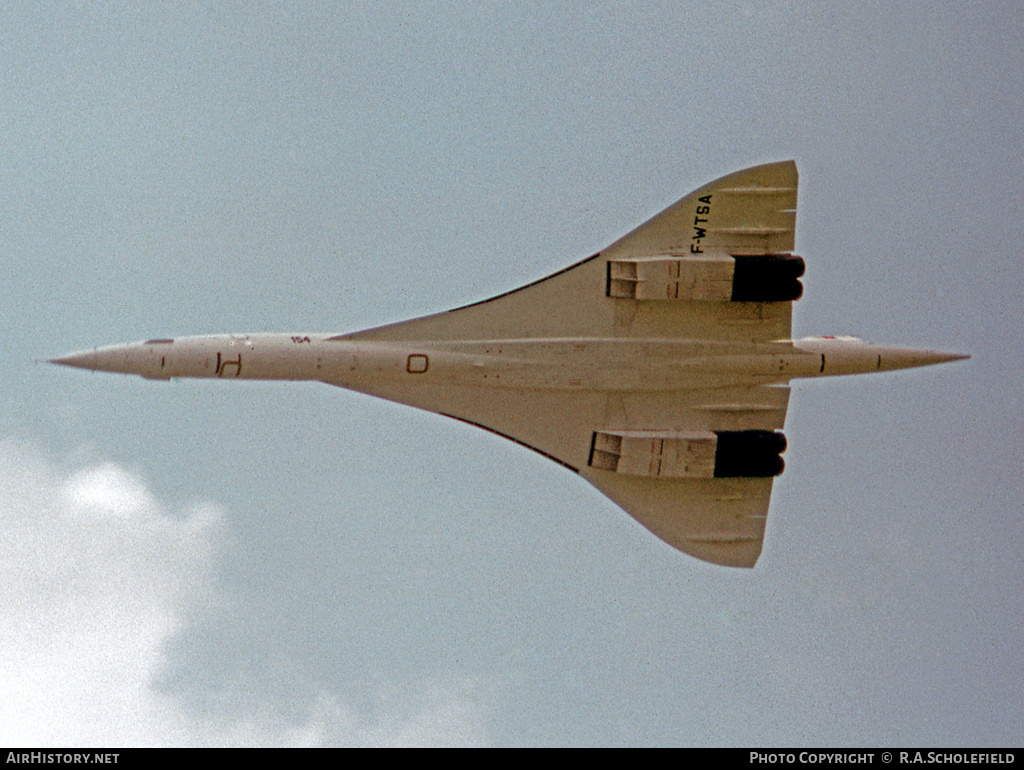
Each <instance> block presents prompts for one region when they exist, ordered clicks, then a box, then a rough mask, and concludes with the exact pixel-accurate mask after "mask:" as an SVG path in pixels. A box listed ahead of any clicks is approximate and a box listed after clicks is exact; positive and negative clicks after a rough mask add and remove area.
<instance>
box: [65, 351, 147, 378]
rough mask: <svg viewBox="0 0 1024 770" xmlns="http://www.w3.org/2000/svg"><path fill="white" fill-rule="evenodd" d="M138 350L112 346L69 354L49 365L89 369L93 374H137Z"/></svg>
mask: <svg viewBox="0 0 1024 770" xmlns="http://www.w3.org/2000/svg"><path fill="white" fill-rule="evenodd" d="M136 348H137V346H136V345H111V346H109V347H105V348H95V349H93V350H84V351H81V352H78V353H69V354H68V355H66V356H61V357H60V358H51V359H50V360H49V363H51V364H60V365H61V366H73V367H75V368H76V369H89V370H90V371H93V372H117V373H119V374H137V373H138V366H137V365H136V362H135V360H134V358H135V356H134V351H135V349H136Z"/></svg>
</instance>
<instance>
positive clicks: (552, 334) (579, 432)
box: [332, 161, 803, 567]
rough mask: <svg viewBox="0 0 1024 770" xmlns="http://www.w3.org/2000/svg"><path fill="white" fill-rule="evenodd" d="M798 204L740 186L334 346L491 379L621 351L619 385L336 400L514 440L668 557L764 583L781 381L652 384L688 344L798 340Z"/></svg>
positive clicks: (783, 188) (405, 391) (690, 199)
mask: <svg viewBox="0 0 1024 770" xmlns="http://www.w3.org/2000/svg"><path fill="white" fill-rule="evenodd" d="M796 194H797V171H796V165H795V164H794V163H793V162H792V161H786V162H781V163H772V164H767V165H763V166H756V167H754V168H750V169H746V170H744V171H740V172H737V173H734V174H730V175H728V176H725V177H722V178H721V179H718V180H716V181H715V182H712V183H710V184H708V185H705V186H704V187H702V188H700V189H698V190H696V191H694V192H692V193H690V194H689V195H687V196H686V197H684V198H682V199H681V200H680V201H678V202H676V203H675V204H673V205H672V206H670V207H668V208H667V209H665V210H664V211H663V212H661V213H660V214H658V215H656V216H655V217H653V218H652V219H650V220H649V221H647V222H646V223H644V224H642V225H640V226H639V227H638V228H636V229H635V230H633V231H632V232H630V233H629V234H627V235H626V236H624V237H623V238H620V239H619V240H618V241H616V242H615V243H613V244H612V245H611V246H609V247H608V248H607V249H605V250H603V251H602V252H600V253H598V254H596V255H594V256H593V257H590V258H588V259H585V260H583V261H581V262H578V263H576V264H574V265H572V266H570V267H568V268H566V269H564V270H561V271H559V272H557V273H555V274H553V275H551V276H548V277H547V278H545V279H542V280H540V281H536V282H534V283H531V284H528V285H526V286H523V287H521V288H519V289H516V290H514V291H511V292H508V293H506V294H502V295H499V296H497V297H494V298H491V299H489V300H484V301H482V302H478V303H474V304H472V305H468V306H465V307H462V308H457V309H455V310H452V311H448V312H445V313H439V314H436V315H432V316H426V317H423V318H418V319H413V320H411V321H405V322H402V323H397V324H391V325H388V326H383V327H378V328H375V329H370V330H367V331H363V332H357V333H354V334H345V335H340V336H339V337H337V338H336V339H337V340H339V341H348V342H355V343H364V342H365V343H371V344H383V345H385V346H392V345H394V346H396V347H399V348H401V349H406V348H409V349H412V347H415V346H420V347H422V349H424V350H430V351H435V350H437V351H445V354H448V353H451V352H452V351H454V352H455V353H457V354H458V355H463V356H465V355H470V356H472V355H477V352H476V351H481V352H480V355H479V360H481V361H483V360H484V358H485V356H484V354H483V352H482V351H483V350H484V349H485V348H486V346H487V345H492V346H497V347H501V346H502V345H505V346H506V348H508V347H509V346H515V345H520V346H522V348H523V350H530V351H534V352H533V353H532V354H531V355H534V357H535V358H536V356H540V359H543V360H540V363H538V362H537V361H526V359H527V358H530V356H527V355H526V354H525V353H524V366H525V365H535V366H537V367H540V368H543V367H544V366H548V367H549V368H550V367H552V366H554V367H555V369H553V371H557V355H558V354H557V353H552V352H550V351H548V352H544V351H545V350H547V348H546V347H545V346H546V345H548V343H550V345H548V347H550V348H551V350H555V349H556V347H557V344H564V343H567V342H571V343H574V345H575V346H576V347H577V348H578V349H579V350H581V351H599V350H603V349H605V348H609V346H614V348H615V349H616V350H618V351H625V352H622V353H616V356H618V357H617V358H615V359H614V360H615V361H616V362H617V364H616V365H618V366H620V367H621V369H622V371H621V373H620V375H621V376H618V377H611V376H610V375H609V376H606V375H608V373H607V370H606V369H601V370H599V376H596V377H591V378H589V379H587V378H584V379H582V380H573V379H572V378H569V379H568V380H562V379H559V377H558V375H557V374H555V375H551V378H550V381H545V382H544V383H541V384H537V383H536V382H534V383H530V382H526V381H524V382H523V384H521V385H515V384H511V383H510V384H506V385H504V386H502V387H500V388H494V387H480V386H479V384H467V383H465V382H461V381H455V380H452V379H449V380H447V381H442V380H440V379H439V380H436V381H434V384H433V385H429V384H428V382H429V380H428V378H427V377H422V378H420V379H418V380H416V385H415V386H414V387H409V386H406V385H403V384H383V383H380V384H375V385H373V386H372V387H369V386H358V385H354V384H353V383H350V382H340V381H339V382H334V383H332V384H337V385H342V386H344V387H349V388H353V389H356V390H362V391H364V392H367V393H371V394H372V395H376V396H380V397H383V398H388V399H391V400H394V401H399V402H402V403H406V404H410V405H412V406H417V407H419V408H423V409H427V410H429V411H434V412H438V413H440V414H444V415H447V416H450V417H454V418H456V419H459V420H462V421H465V422H468V423H471V424H474V425H477V426H479V427H483V428H485V429H487V430H490V431H492V432H495V433H498V434H500V435H502V436H505V437H506V438H509V439H511V440H513V441H515V442H517V443H519V444H522V445H524V446H526V447H528V448H531V449H534V450H535V451H537V452H539V453H541V454H542V455H544V456H545V457H548V458H549V459H552V460H555V461H556V462H558V463H560V464H562V465H563V466H565V467H567V468H569V469H570V470H573V471H575V472H577V473H578V474H580V475H581V476H582V477H583V478H585V479H586V480H587V481H589V482H590V483H591V484H593V485H594V486H595V487H597V489H599V490H600V491H601V492H602V493H604V494H605V495H607V496H608V497H609V498H610V499H612V500H613V501H614V502H616V503H617V504H618V505H619V506H621V507H622V508H623V509H624V510H626V511H627V512H628V513H629V514H630V515H631V516H632V517H633V518H634V519H636V520H637V521H638V522H639V523H640V524H642V525H643V526H644V527H646V528H647V529H648V530H650V531H651V532H652V533H654V534H655V535H657V536H658V537H659V538H661V539H662V540H663V541H665V542H667V543H668V544H670V545H672V546H673V547H675V548H677V549H679V550H681V551H683V552H685V553H687V554H690V555H692V556H695V557H697V558H699V559H702V560H705V561H708V562H712V563H715V564H720V565H726V566H736V567H752V566H753V565H754V563H755V562H756V561H757V558H758V556H759V554H760V552H761V544H762V542H763V538H764V530H765V520H766V516H767V511H768V504H769V499H770V496H771V490H772V483H773V476H774V474H775V473H777V472H778V470H780V469H781V459H780V458H779V457H778V455H779V454H780V453H781V451H782V450H783V449H784V439H782V444H783V445H782V446H781V448H780V447H779V445H778V440H777V439H774V438H772V437H773V436H777V437H778V439H781V434H779V433H775V431H777V430H778V429H781V428H782V427H783V424H784V421H785V415H786V408H787V404H788V395H789V388H788V387H787V386H786V381H785V379H784V378H782V377H780V378H777V379H776V380H775V381H774V384H766V383H768V380H766V379H764V378H761V379H758V378H753V377H742V376H741V377H740V378H739V379H736V378H722V379H720V380H712V381H708V380H707V378H704V379H700V378H697V380H693V379H692V378H690V377H689V376H684V377H681V378H680V380H679V382H678V383H675V384H671V383H670V384H665V382H664V381H662V380H659V381H658V383H656V384H652V381H651V380H645V377H648V376H649V375H647V374H644V372H648V371H656V370H657V366H656V363H657V361H659V360H660V359H658V356H662V357H663V358H664V361H665V366H667V367H671V365H672V360H673V355H674V353H673V350H674V348H673V347H672V346H673V345H676V346H678V345H681V344H683V343H684V342H687V343H692V342H693V341H701V342H702V343H708V344H715V345H718V346H719V347H722V346H726V347H729V348H736V349H741V350H745V351H749V350H754V349H764V347H765V346H769V345H778V344H783V343H781V342H780V341H785V340H789V338H790V336H791V332H790V325H791V315H792V300H793V299H795V298H796V297H798V296H799V293H800V288H799V282H798V281H796V278H798V277H799V275H800V274H801V273H802V270H803V263H802V261H800V260H799V258H796V257H792V256H791V254H790V253H789V252H791V251H792V249H793V245H794V232H793V231H794V226H795V216H796ZM460 346H461V347H460ZM474 346H475V347H474ZM531 346H532V347H531ZM602 346H603V347H602ZM558 350H561V348H558ZM467 351H468V352H467ZM537 351H540V352H539V353H538V352H537ZM505 352H506V353H507V349H506V350H505ZM431 355H434V354H433V353H432V354H431ZM581 355H584V356H585V355H589V353H586V352H584V353H581ZM594 355H595V356H598V353H596V352H595V353H594ZM601 355H604V354H601ZM437 356H438V360H439V361H440V360H443V359H442V358H441V353H440V352H439V353H437ZM552 356H554V358H552ZM630 356H633V358H631V357H630ZM432 360H433V359H432ZM595 360H597V359H595ZM601 360H611V359H601ZM652 360H653V361H655V364H652V363H651V361H652ZM552 362H554V363H552ZM480 365H481V366H482V365H483V364H480ZM438 366H439V367H440V365H438ZM431 367H432V368H431V373H433V372H434V365H433V363H432V364H431ZM410 371H411V370H410ZM438 371H439V372H440V371H441V370H440V368H438ZM595 371H597V370H595ZM659 371H660V370H659ZM437 376H438V377H439V378H440V377H441V374H440V373H439V374H438V375H437ZM659 376H663V375H659ZM751 442H753V443H751ZM755 445H756V446H755ZM762 445H763V446H762ZM730 447H732V448H731V449H730ZM765 447H767V448H765ZM755 450H756V451H755ZM757 452H762V453H764V452H766V453H767V454H766V456H767V458H768V460H767V462H768V465H766V466H765V468H767V470H765V468H760V467H758V468H755V470H754V471H749V470H746V471H744V470H743V469H742V467H741V469H740V471H739V472H737V471H736V470H735V468H736V465H735V460H734V459H733V460H730V459H722V458H726V456H727V455H729V453H732V454H731V455H729V456H730V457H732V456H735V457H738V458H740V464H741V466H742V463H743V462H745V460H744V458H745V457H746V456H748V455H750V454H751V453H753V454H756V453H757ZM730 463H731V464H730ZM772 463H778V464H779V467H778V469H775V466H774V465H772ZM744 473H746V474H747V475H742V474H744Z"/></svg>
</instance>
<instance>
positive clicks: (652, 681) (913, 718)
mask: <svg viewBox="0 0 1024 770" xmlns="http://www.w3.org/2000/svg"><path fill="white" fill-rule="evenodd" d="M1022 18H1024V17H1021V14H1020V11H1019V8H1018V7H1016V5H1015V4H1013V3H986V4H976V5H972V6H971V9H970V12H969V13H966V12H965V11H964V8H963V6H962V5H961V4H959V3H945V2H942V3H931V4H928V7H927V8H925V7H924V6H921V7H918V6H917V5H914V6H913V7H907V8H903V9H900V8H892V7H890V4H888V3H857V4H850V6H849V8H848V9H847V10H838V9H836V8H835V6H834V4H824V3H821V4H819V3H802V2H791V3H757V2H722V3H714V4H711V3H687V2H676V3H628V4H627V3H622V4H620V3H606V2H595V3H588V4H586V6H585V7H582V8H573V7H570V5H568V4H565V3H530V4H525V3H521V4H514V5H504V4H471V3H462V2H452V3H437V4H426V3H424V4H415V5H414V4H407V3H400V4H399V3H393V4H388V3H366V4H356V3H348V4H345V5H344V6H336V5H334V4H323V5H320V4H306V3H251V4H250V3H218V4H213V5H210V6H207V7H200V6H192V5H188V6H185V5H178V4H175V5H165V4H121V3H86V2H79V3H49V4H44V3H13V4H5V5H4V6H3V8H2V10H0V72H3V73H4V74H3V76H2V77H0V132H2V136H3V137H4V152H3V153H0V264H2V265H3V267H4V269H5V273H4V275H5V287H6V291H5V293H4V299H3V300H2V301H0V314H2V321H3V328H4V329H5V333H4V344H3V354H4V355H3V359H4V364H3V366H2V367H0V388H2V391H0V392H2V393H3V396H4V398H3V399H2V401H0V477H2V481H0V484H2V487H0V506H2V507H0V537H2V538H3V543H5V546H4V548H5V551H6V552H7V553H8V554H10V557H9V558H7V559H6V560H5V562H6V563H5V565H4V567H3V570H4V571H3V573H2V574H0V577H2V580H0V584H2V585H3V588H0V602H2V603H3V606H4V615H5V617H6V618H8V620H9V622H7V623H5V624H4V625H5V626H7V628H6V629H5V630H4V631H2V632H0V634H2V641H0V671H3V672H5V673H3V674H0V742H3V743H9V744H13V743H25V744H62V745H69V744H75V745H88V744H107V745H117V744H129V743H144V744H147V743H159V744H175V745H181V744H241V743H253V744H303V743H312V744H324V745H335V744H343V745H348V744H403V743H434V744H483V745H536V744H558V745H579V744H582V745H649V744H656V745H663V744H669V745H705V744H707V745H765V744H779V745H798V744H829V745H843V744H848V745H875V744H877V745H897V744H899V745H910V744H915V745H918V744H929V745H930V744H951V745H962V744H969V745H1006V744H1013V745H1020V743H1021V741H1022V738H1024V724H1022V721H1021V716H1020V715H1021V714H1022V713H1024V702H1022V700H1024V699H1022V696H1021V690H1020V687H1019V681H1020V675H1021V672H1022V671H1024V652H1022V650H1024V645H1022V629H1021V620H1020V619H1021V616H1022V612H1024V598H1022V597H1024V590H1022V589H1024V575H1022V568H1021V557H1022V552H1024V534H1022V525H1024V515H1022V514H1024V503H1022V502H1021V500H1022V495H1024V463H1022V460H1021V451H1022V448H1024V417H1022V407H1024V405H1022V386H1024V377H1022V375H1021V372H1022V365H1024V317H1022V311H1021V307H1022V305H1021V301H1020V295H1021V292H1022V289H1024V281H1022V279H1021V276H1020V270H1019V268H1020V244H1021V243H1022V242H1024V193H1022V185H1021V179H1024V153H1022V151H1021V147H1022V144H1021V104H1024V54H1022V51H1024V21H1022ZM787 158H795V159H796V161H797V163H798V166H799V169H800V173H801V181H800V184H801V186H800V203H799V214H798V229H797V250H798V252H799V253H800V254H801V255H802V256H804V258H805V259H806V261H807V265H808V270H807V276H806V279H805V281H804V283H805V293H804V298H803V299H801V300H800V302H799V303H797V306H796V310H795V320H794V333H795V334H796V335H798V336H802V335H807V334H815V333H826V334H828V333H833V334H844V333H852V334H856V335H858V336H862V337H864V338H866V339H870V340H874V341H877V342H890V343H896V344H907V345H917V346H921V347H933V348H943V349H949V350H955V351H960V352H967V353H970V354H971V355H972V358H971V360H970V361H968V362H961V363H957V364H950V365H946V366H943V367H937V368H933V369H928V370H922V371H919V372H904V373H892V374H885V375H877V376H870V377H864V378H847V379H845V380H843V381H835V380H833V381H817V382H811V383H804V384H798V385H797V386H796V387H795V388H794V392H793V398H792V400H791V404H790V410H789V417H788V420H787V426H786V434H787V437H788V438H789V447H790V448H789V450H788V452H787V454H786V462H787V470H786V473H785V474H784V475H783V476H782V477H781V479H780V480H779V482H778V483H777V484H776V492H775V495H774V498H773V502H772V507H771V511H770V516H769V522H768V535H767V539H766V543H765V550H764V554H763V556H762V557H761V560H760V562H759V563H758V566H757V568H756V569H754V570H753V571H750V572H745V571H733V570H727V569H722V568H715V567H711V566H709V565H705V564H702V563H700V562H697V561H695V560H693V559H689V558H687V557H684V556H682V555H680V554H678V553H676V552H675V551H673V550H671V549H669V548H668V547H667V546H665V545H663V544H662V543H661V542H660V541H658V540H656V539H655V538H653V537H652V536H651V535H649V534H648V533H647V532H646V531H644V530H642V529H641V528H640V527H639V526H637V525H636V524H635V523H634V522H632V520H630V519H629V517H628V516H627V515H626V514H624V513H623V512H621V511H620V510H619V509H617V508H616V507H615V506H614V505H613V504H612V503H610V502H609V501H607V500H606V499H604V498H603V497H602V496H601V495H600V494H599V493H597V492H596V491H595V490H593V489H591V488H590V487H589V486H587V485H586V484H585V483H584V482H582V481H581V480H580V479H578V478H576V477H575V476H573V474H570V473H566V472H565V470H564V469H561V468H559V467H558V466H556V465H554V464H552V463H548V462H545V461H544V460H543V459H542V458H540V457H538V456H537V455H535V454H533V453H531V452H528V451H527V450H524V449H522V448H520V447H517V446H515V445H513V444H511V443H508V442H505V441H503V440H501V439H499V438H496V437H494V436H491V435H489V434H486V433H484V432H482V431H478V430H476V429H473V428H471V427H469V426H466V425H463V424H460V423H457V422H454V421H452V420H446V419H443V418H440V417H436V416H433V415H429V414H425V413H420V412H416V411H414V410H411V409H408V408H404V407H400V406H396V405H392V404H388V403H384V402H379V401H375V400H373V399H370V398H367V397H364V396H360V395H357V394H352V393H346V392H344V391H341V390H338V389H334V388H330V387H328V386H323V385H313V384H264V385H258V384H245V383H235V384H233V385H226V384H225V383H222V382H175V383H171V384H161V383H153V382H145V381H142V380H140V379H137V378H132V379H128V378H120V377H116V376H112V375H87V374H84V373H81V372H73V371H64V370H57V369H55V368H53V367H47V366H38V365H35V364H34V363H33V362H34V361H35V360H37V359H42V358H47V357H50V356H52V355H55V354H60V353H65V352H68V351H71V350H76V349H81V348H86V347H91V346H93V345H99V344H107V343H115V342H123V341H130V340H136V339H143V338H147V337H153V336H174V335H182V334H200V333H213V332H225V331H263V330H270V331H300V330H302V331H312V330H317V331H337V332H343V331H351V330H355V329H360V328H366V327H370V326H375V325H378V324H381V323H385V322H389V321H397V320H401V319H403V318H408V317H412V316H416V315H422V314H426V313H430V312H436V311H439V310H444V309H446V308H448V307H452V306H455V305H460V304H465V303H467V302H472V301H475V300H478V299H482V298H484V297H487V296H490V295H493V294H496V293H500V292H502V291H505V290H507V289H509V288H512V287H514V286H517V285H519V284H522V283H526V282H528V281H531V280H534V279H536V278H538V277H541V276H543V275H545V274H547V273H550V272H553V271H555V270H558V269H560V268H562V267H564V266H565V265H567V264H568V263H570V262H571V261H575V260H577V259H580V258H582V257H584V256H587V255H589V254H592V253H594V252H595V251H597V250H599V249H600V248H602V247H603V246H605V245H607V244H609V243H611V242H612V241H613V240H615V239H616V238H618V237H619V236H620V235H622V234H624V233H625V232H627V231H628V230H630V229H631V228H632V227H634V226H635V225H636V224H638V223H639V222H641V221H643V220H644V219H646V218H647V217H649V216H651V215H652V214H654V213H656V212H657V211H660V210H661V209H662V208H664V207H665V206H666V205H668V204H669V203H671V202H673V201H674V200H675V199H677V198H678V197H681V196H682V195H683V194H685V193H686V192H688V191H690V190H691V189H693V188H695V187H697V186H699V185H701V184H703V183H705V182H707V181H710V180H711V179H714V178H716V177H718V176H720V175H722V174H725V173H728V172H730V171H735V170H738V169H740V168H744V167H746V166H750V165H754V164H757V163H762V162H766V161H771V160H783V159H787Z"/></svg>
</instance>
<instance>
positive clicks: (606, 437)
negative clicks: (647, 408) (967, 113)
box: [588, 430, 786, 479]
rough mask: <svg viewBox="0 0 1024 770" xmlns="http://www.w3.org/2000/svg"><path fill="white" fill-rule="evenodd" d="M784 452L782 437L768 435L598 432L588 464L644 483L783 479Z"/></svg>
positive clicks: (763, 432)
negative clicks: (644, 478)
mask: <svg viewBox="0 0 1024 770" xmlns="http://www.w3.org/2000/svg"><path fill="white" fill-rule="evenodd" d="M785 451H786V437H785V436H783V435H782V433H780V432H778V431H771V430H738V431H716V432H714V433H712V432H711V431H704V432H694V433H678V432H662V431H598V432H595V433H594V434H593V438H592V440H591V445H590V460H589V463H588V464H589V465H590V467H592V468H599V469H601V470H606V471H613V472H614V473H624V474H626V475H629V476H647V477H649V478H675V479H681V478H693V479H710V478H734V477H747V478H765V477H770V476H778V475H779V474H780V473H782V471H783V469H784V468H785V463H784V462H783V460H782V458H781V457H780V456H779V455H781V454H782V453H783V452H785Z"/></svg>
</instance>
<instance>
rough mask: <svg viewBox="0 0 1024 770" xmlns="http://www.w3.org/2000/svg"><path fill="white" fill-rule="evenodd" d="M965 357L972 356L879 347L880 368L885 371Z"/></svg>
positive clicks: (957, 359)
mask: <svg viewBox="0 0 1024 770" xmlns="http://www.w3.org/2000/svg"><path fill="white" fill-rule="evenodd" d="M965 358H970V356H967V355H963V354H962V353H946V352H944V351H941V350H918V349H915V348H890V347H880V348H879V349H878V369H879V371H883V372H885V371H889V370H891V369H913V368H914V367H917V366H931V365H932V364H944V363H946V362H947V361H962V360H963V359H965Z"/></svg>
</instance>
